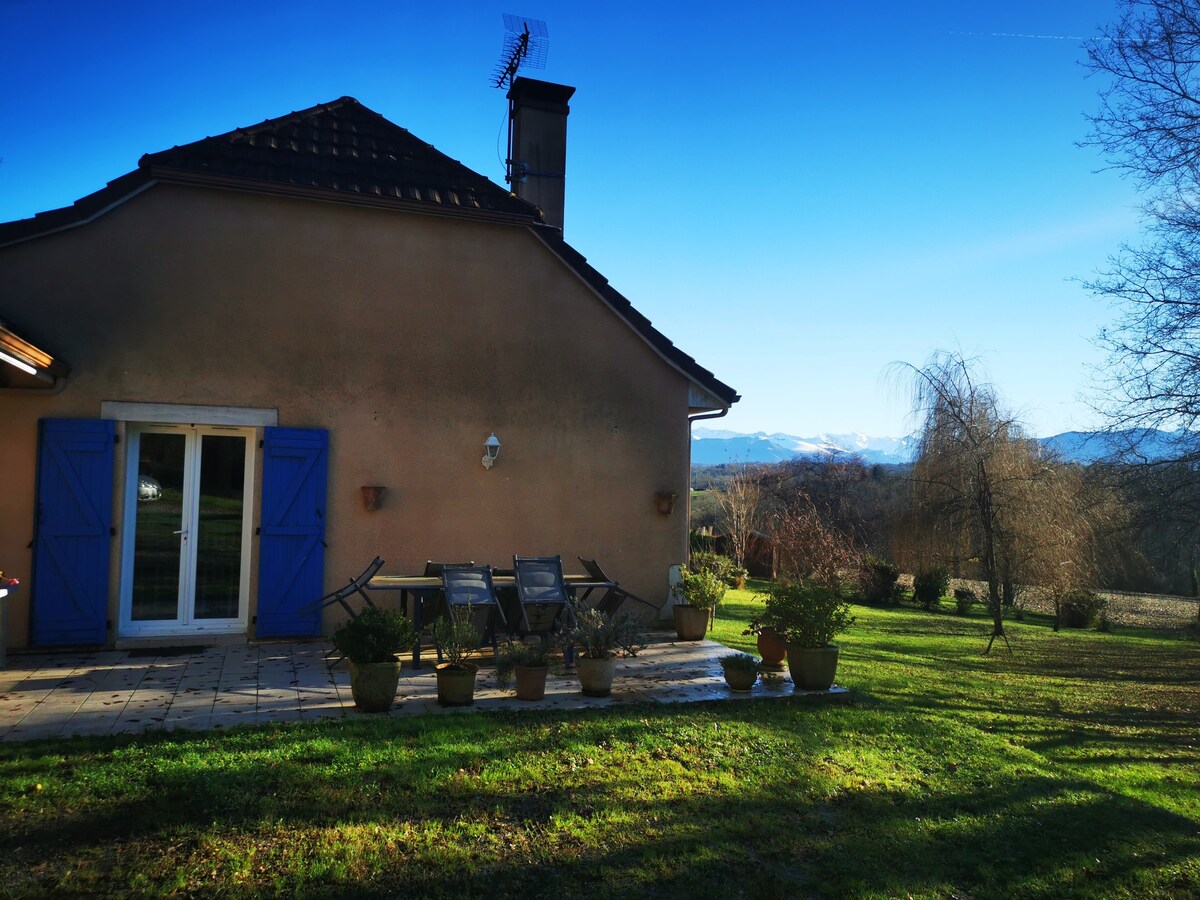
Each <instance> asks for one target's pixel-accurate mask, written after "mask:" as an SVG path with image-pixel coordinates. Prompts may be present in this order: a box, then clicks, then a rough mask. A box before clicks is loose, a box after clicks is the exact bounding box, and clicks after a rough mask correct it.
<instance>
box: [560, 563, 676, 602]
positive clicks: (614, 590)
mask: <svg viewBox="0 0 1200 900" xmlns="http://www.w3.org/2000/svg"><path fill="white" fill-rule="evenodd" d="M579 563H580V565H582V566H583V570H584V571H585V572H587V574H588V578H590V579H592V581H600V582H603V584H602V585H597V586H589V587H588V589H587V590H586V591H584V592H583V596H582V597H580V598H578V600H577V601H576V602H578V603H579V604H580V605H583V604H586V603H587V600H588V597H590V596H591V595H592V592H593V591H604V593H603V594H602V595H601V596H600V599H599V600H597V601H596V604H595V608H596V609H598V610H600V612H602V613H604V614H605V615H606V616H611V615H613V613H615V612H616V611H617V610H618V609H620V608H621V607H622V606H624V605H625V602H626V601H628V600H632V601H633V602H634V603H641V604H642V605H643V606H646V607H648V608H650V609H652V610H654V611H655V612H657V611H658V607H657V606H655V605H654V604H653V603H651V602H650V601H649V600H643V599H642V598H641V597H639V596H638V595H637V594H631V593H630V592H629V591H627V590H625V588H623V587H621V585H620V583H619V582H616V581H613V580H612V579H611V578H609V577H608V576H607V575H605V574H604V570H603V569H602V568H600V563H598V562H596V560H594V559H584V558H583V557H582V556H581V557H579Z"/></svg>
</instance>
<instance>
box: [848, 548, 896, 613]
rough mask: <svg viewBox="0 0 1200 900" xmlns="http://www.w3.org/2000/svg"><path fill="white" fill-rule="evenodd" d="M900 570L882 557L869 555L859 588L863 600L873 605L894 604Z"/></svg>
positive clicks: (865, 561) (864, 563)
mask: <svg viewBox="0 0 1200 900" xmlns="http://www.w3.org/2000/svg"><path fill="white" fill-rule="evenodd" d="M899 578H900V569H899V568H898V567H897V566H894V565H892V564H891V563H890V562H888V561H887V560H886V559H884V558H883V557H881V556H870V555H868V556H867V557H866V558H864V559H863V566H862V572H860V573H859V577H858V586H859V588H860V589H861V590H862V595H863V599H864V600H867V601H868V602H871V603H889V602H894V601H895V599H896V596H897V591H896V583H897V581H898V580H899Z"/></svg>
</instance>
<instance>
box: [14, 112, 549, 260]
mask: <svg viewBox="0 0 1200 900" xmlns="http://www.w3.org/2000/svg"><path fill="white" fill-rule="evenodd" d="M155 181H171V182H189V183H191V182H194V183H201V184H212V185H217V186H222V187H227V188H234V189H242V190H257V191H264V192H268V193H289V194H299V195H302V196H309V197H312V196H325V197H339V198H341V199H344V200H347V201H350V202H361V203H371V204H379V205H384V206H398V207H406V208H409V209H419V210H423V211H426V212H437V213H443V214H449V215H464V216H471V217H478V218H486V219H493V220H502V221H508V222H515V223H532V222H538V221H541V218H542V216H541V211H540V210H539V209H538V208H537V207H536V206H534V205H533V204H532V203H529V202H527V201H525V200H521V199H519V198H517V197H516V196H514V195H513V194H511V193H510V192H509V191H507V190H505V189H504V188H502V187H500V186H499V185H497V184H494V183H493V182H491V181H489V180H488V179H487V178H485V177H483V176H482V175H480V174H479V173H478V172H474V171H472V170H471V169H468V168H467V167H466V166H464V165H463V164H462V163H460V162H458V161H457V160H453V159H451V158H450V157H448V156H446V154H444V153H441V152H440V151H438V150H437V149H435V148H434V147H433V145H431V144H427V143H425V142H424V141H422V140H419V139H418V138H416V137H414V136H413V135H412V134H410V133H409V132H408V130H407V129H404V128H401V127H400V126H399V125H395V124H393V123H391V122H389V121H388V120H387V119H385V118H384V117H383V116H381V115H380V114H379V113H377V112H374V111H373V110H370V109H368V108H367V107H365V106H363V105H362V104H361V103H359V102H358V101H357V100H355V99H354V98H353V97H342V98H341V99H340V100H334V101H333V102H332V103H321V104H319V105H317V106H314V107H311V108H310V109H305V110H301V111H300V112H294V113H291V114H289V115H286V116H280V117H279V118H277V119H267V120H266V121H265V122H260V123H259V124H257V125H252V126H250V127H248V128H238V129H235V130H233V131H230V132H228V133H226V134H220V135H217V136H216V137H207V138H204V139H203V140H199V141H195V142H193V143H191V144H184V145H183V146H181V147H172V148H171V149H170V150H163V151H162V152H160V153H148V154H146V155H145V156H143V157H142V158H141V159H140V160H138V167H137V169H136V170H135V171H133V172H130V173H129V174H128V175H123V176H121V177H120V178H117V179H115V180H114V181H110V182H109V183H108V185H107V187H104V188H102V189H101V190H99V191H97V192H96V193H94V194H89V195H88V196H86V197H84V198H83V199H81V200H77V201H76V202H75V203H74V204H73V205H71V206H67V207H64V208H62V209H53V210H50V211H49V212H44V213H38V214H37V215H36V216H34V217H33V218H31V219H21V220H19V221H16V222H7V223H2V224H0V245H3V244H7V243H11V242H14V241H22V240H25V239H27V238H31V237H36V236H38V235H41V234H47V233H49V232H52V231H56V230H58V229H60V228H68V227H70V226H72V225H79V224H82V223H84V222H87V221H89V220H90V219H92V218H93V217H94V216H96V215H98V214H100V213H103V212H104V211H105V210H107V209H109V208H110V207H112V206H113V205H115V204H117V203H120V202H122V201H123V200H125V199H126V198H128V197H130V196H132V195H133V194H135V193H137V192H138V191H139V190H141V189H142V188H144V187H146V186H147V185H149V184H151V183H153V182H155Z"/></svg>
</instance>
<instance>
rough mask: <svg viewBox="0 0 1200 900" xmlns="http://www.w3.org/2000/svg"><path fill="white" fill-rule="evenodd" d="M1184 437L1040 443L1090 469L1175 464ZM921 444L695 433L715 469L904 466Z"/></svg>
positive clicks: (695, 456) (1084, 437) (1071, 435)
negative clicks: (789, 464)
mask: <svg viewBox="0 0 1200 900" xmlns="http://www.w3.org/2000/svg"><path fill="white" fill-rule="evenodd" d="M1181 437H1182V435H1181V434H1180V433H1171V432H1165V431H1154V432H1150V431H1128V432H1123V433H1118V434H1115V435H1113V434H1108V433H1106V432H1095V431H1066V432H1063V433H1062V434H1056V435H1053V436H1052V437H1047V438H1039V440H1040V442H1041V443H1042V445H1043V446H1045V447H1047V448H1049V449H1051V450H1053V451H1054V452H1056V453H1057V454H1058V455H1060V456H1061V457H1062V458H1063V459H1066V460H1068V461H1070V462H1076V463H1081V464H1084V465H1086V464H1088V463H1093V462H1096V461H1097V460H1100V459H1107V458H1117V457H1120V456H1122V455H1123V454H1127V453H1128V450H1129V448H1130V446H1132V445H1136V446H1137V450H1138V452H1137V453H1136V454H1132V455H1127V457H1126V458H1128V459H1131V460H1132V459H1137V458H1138V457H1139V456H1140V457H1141V458H1143V459H1151V460H1157V459H1172V458H1177V457H1178V455H1179V452H1180V438H1181ZM915 445H916V441H915V439H914V438H912V437H906V438H894V437H871V436H869V435H865V434H859V433H857V432H856V433H853V434H819V435H817V436H816V437H796V436H795V435H791V434H782V433H775V434H767V433H766V432H765V431H757V432H755V433H754V434H740V433H738V432H736V431H726V430H718V429H714V428H702V427H698V428H695V429H693V431H692V464H693V465H697V466H713V465H720V464H722V463H736V462H745V463H769V462H783V461H785V460H789V459H820V458H827V459H834V458H836V457H838V456H847V457H848V456H856V457H858V458H859V459H861V460H862V461H863V462H865V463H868V464H875V463H883V464H893V465H897V464H904V463H910V462H912V460H913V453H914V451H915Z"/></svg>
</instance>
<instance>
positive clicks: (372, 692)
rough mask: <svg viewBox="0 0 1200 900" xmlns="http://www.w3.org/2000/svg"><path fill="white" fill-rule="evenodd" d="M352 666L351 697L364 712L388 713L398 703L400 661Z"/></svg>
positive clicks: (351, 664)
mask: <svg viewBox="0 0 1200 900" xmlns="http://www.w3.org/2000/svg"><path fill="white" fill-rule="evenodd" d="M347 662H348V663H349V666H350V695H351V696H352V697H354V705H355V706H357V707H358V708H359V709H361V710H362V711H363V712H387V711H388V710H389V709H391V708H392V704H393V703H394V702H395V701H396V688H397V686H398V685H399V684H400V660H399V659H395V660H393V661H392V662H380V663H356V662H354V661H353V660H347Z"/></svg>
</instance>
